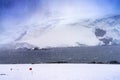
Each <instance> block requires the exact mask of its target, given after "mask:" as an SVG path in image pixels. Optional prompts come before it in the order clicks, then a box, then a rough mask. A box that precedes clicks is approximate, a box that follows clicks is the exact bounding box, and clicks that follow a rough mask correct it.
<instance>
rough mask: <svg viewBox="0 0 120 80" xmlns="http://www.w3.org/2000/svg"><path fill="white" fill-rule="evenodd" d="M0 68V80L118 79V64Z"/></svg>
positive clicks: (3, 66)
mask: <svg viewBox="0 0 120 80" xmlns="http://www.w3.org/2000/svg"><path fill="white" fill-rule="evenodd" d="M30 68H31V69H30ZM0 69H1V70H0V80H120V76H119V75H120V65H108V64H106V65H105V64H103V65H102V64H74V65H73V64H34V65H32V64H18V65H16V64H15V65H0Z"/></svg>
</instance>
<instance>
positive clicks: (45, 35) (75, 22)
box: [0, 15, 120, 48]
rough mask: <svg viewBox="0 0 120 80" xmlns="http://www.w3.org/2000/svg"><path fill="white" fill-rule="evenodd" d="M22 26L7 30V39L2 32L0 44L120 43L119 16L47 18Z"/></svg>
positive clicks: (41, 46) (67, 44)
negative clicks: (83, 18) (16, 29)
mask: <svg viewBox="0 0 120 80" xmlns="http://www.w3.org/2000/svg"><path fill="white" fill-rule="evenodd" d="M26 26H27V27H26ZM26 26H23V27H21V28H20V30H19V29H18V31H19V32H18V33H17V34H16V33H15V32H14V31H11V33H9V34H10V35H9V36H8V38H7V39H6V38H4V35H2V36H1V42H0V43H2V41H4V43H5V42H6V43H9V42H10V43H11V42H12V43H18V44H20V43H26V44H30V45H34V46H37V47H40V48H46V47H70V46H72V47H73V46H81V45H86V46H96V45H119V44H120V37H119V36H120V15H115V16H110V17H104V18H99V19H85V20H80V19H76V18H72V19H71V18H65V19H64V18H62V19H49V20H45V21H44V20H43V21H41V22H40V23H37V24H30V25H26ZM22 28H23V29H22ZM16 32H17V31H16ZM6 37H7V36H6ZM9 39H10V40H9ZM6 40H7V41H6Z"/></svg>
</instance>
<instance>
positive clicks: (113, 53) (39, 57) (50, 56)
mask: <svg viewBox="0 0 120 80" xmlns="http://www.w3.org/2000/svg"><path fill="white" fill-rule="evenodd" d="M119 62H120V46H94V47H74V48H51V49H41V50H0V64H25V63H27V64H28V63H33V64H39V63H116V64H117V63H119Z"/></svg>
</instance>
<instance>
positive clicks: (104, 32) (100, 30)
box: [95, 28, 106, 37]
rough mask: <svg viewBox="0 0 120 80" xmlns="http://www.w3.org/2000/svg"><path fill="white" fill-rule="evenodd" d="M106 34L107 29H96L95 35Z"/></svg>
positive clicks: (101, 35)
mask: <svg viewBox="0 0 120 80" xmlns="http://www.w3.org/2000/svg"><path fill="white" fill-rule="evenodd" d="M105 34H106V31H105V30H102V29H99V28H97V29H95V35H96V36H97V37H103V36H104V35H105Z"/></svg>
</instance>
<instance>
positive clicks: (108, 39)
mask: <svg viewBox="0 0 120 80" xmlns="http://www.w3.org/2000/svg"><path fill="white" fill-rule="evenodd" d="M112 40H113V39H112V38H103V39H100V41H103V43H104V45H110V42H112Z"/></svg>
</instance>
